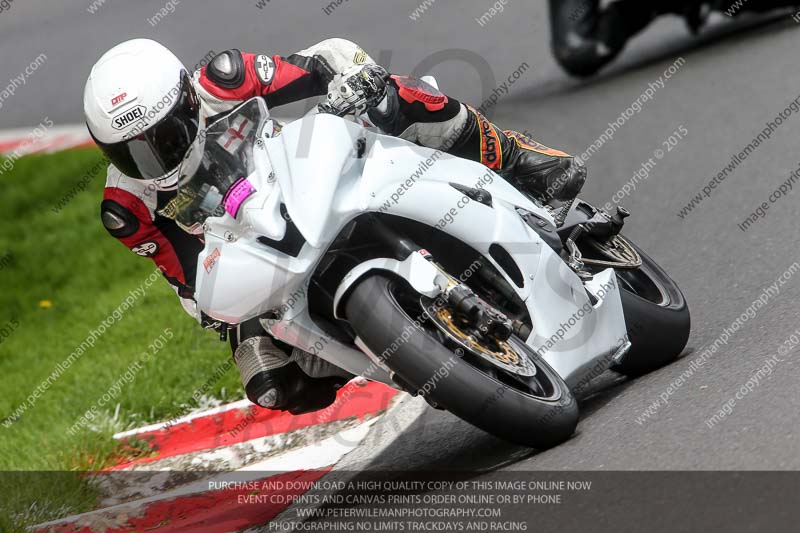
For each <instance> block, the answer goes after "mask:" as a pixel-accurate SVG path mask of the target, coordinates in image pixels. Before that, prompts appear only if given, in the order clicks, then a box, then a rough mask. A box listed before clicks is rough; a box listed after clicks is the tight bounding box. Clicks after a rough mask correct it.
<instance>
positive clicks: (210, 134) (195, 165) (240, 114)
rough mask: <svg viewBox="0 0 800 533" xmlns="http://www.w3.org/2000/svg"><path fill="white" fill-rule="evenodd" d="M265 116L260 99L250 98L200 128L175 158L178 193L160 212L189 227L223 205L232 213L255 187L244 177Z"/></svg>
mask: <svg viewBox="0 0 800 533" xmlns="http://www.w3.org/2000/svg"><path fill="white" fill-rule="evenodd" d="M268 118H269V113H268V111H267V107H266V104H264V102H263V100H262V99H261V98H253V99H251V100H248V101H247V102H245V103H244V104H242V105H241V106H239V107H238V108H236V109H234V110H233V111H231V112H230V113H228V114H226V115H225V116H224V117H222V118H220V119H219V120H216V121H215V122H213V123H212V124H210V125H209V126H208V127H207V128H206V129H205V130H204V131H202V132H200V133H199V134H198V135H197V139H196V140H195V142H194V143H193V144H192V147H191V148H190V149H189V152H188V153H187V154H186V157H185V158H184V160H183V162H182V163H181V169H180V180H179V183H178V195H177V197H176V198H175V199H174V200H173V201H172V202H170V205H169V206H168V208H167V209H166V210H165V211H168V212H165V213H164V214H165V215H166V216H169V217H170V218H174V219H175V220H176V221H177V222H178V224H180V225H181V226H182V227H184V229H187V230H189V231H192V230H194V229H196V228H197V227H198V226H199V225H202V224H203V223H204V222H205V220H206V219H207V218H209V217H219V216H222V215H223V214H225V212H226V211H227V212H228V213H229V214H230V215H231V216H234V217H235V216H236V215H237V214H238V207H239V205H240V204H241V203H242V202H243V201H244V200H245V199H246V198H247V197H248V196H250V194H252V193H253V192H255V189H253V187H252V185H251V184H250V183H249V182H248V181H247V179H246V178H247V176H249V175H250V174H251V173H252V172H253V171H254V170H255V166H254V163H253V147H254V144H255V143H256V140H257V139H258V138H259V135H260V132H261V129H262V128H263V124H264V123H265V122H266V120H267V119H268Z"/></svg>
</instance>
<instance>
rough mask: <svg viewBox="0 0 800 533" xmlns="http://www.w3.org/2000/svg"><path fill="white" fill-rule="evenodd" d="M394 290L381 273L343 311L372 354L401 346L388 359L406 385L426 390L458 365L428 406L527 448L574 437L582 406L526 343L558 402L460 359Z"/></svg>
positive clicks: (367, 281) (364, 283) (367, 280)
mask: <svg viewBox="0 0 800 533" xmlns="http://www.w3.org/2000/svg"><path fill="white" fill-rule="evenodd" d="M398 283H401V282H400V281H399V280H398ZM402 283H405V282H402ZM392 284H393V280H392V279H390V278H388V277H386V276H385V275H381V274H374V275H371V276H369V277H367V278H365V279H364V280H362V281H360V282H359V283H358V285H357V286H356V287H355V289H353V292H352V294H351V296H350V298H349V299H348V301H347V304H346V307H345V310H346V313H347V320H348V322H350V325H351V326H352V327H353V329H354V330H355V331H356V333H357V334H358V336H359V337H360V338H361V340H362V341H363V342H364V343H365V344H366V345H367V346H368V347H369V348H370V350H372V351H373V353H375V354H379V355H380V354H383V353H385V351H387V350H391V349H392V348H391V347H394V348H396V349H395V350H394V351H392V352H391V353H390V354H389V355H388V356H387V357H386V358H385V364H386V366H388V367H389V368H390V369H391V370H392V371H394V372H396V373H397V375H398V376H399V378H400V379H401V381H402V382H403V383H405V384H406V385H407V386H410V387H411V389H412V390H421V389H423V387H425V385H426V384H428V383H430V382H431V380H432V377H433V376H435V375H436V376H439V375H441V373H442V372H441V370H442V369H443V368H446V367H447V366H450V365H452V366H451V367H450V368H448V369H447V375H446V376H444V377H441V378H440V379H438V380H437V381H436V382H435V383H434V384H433V386H432V387H431V389H432V390H430V392H429V393H428V394H427V399H428V400H432V401H434V402H435V403H436V404H438V405H439V406H441V407H444V408H445V409H447V410H448V411H450V412H451V413H453V414H454V415H456V416H458V417H459V418H461V419H462V420H464V421H466V422H468V423H470V424H472V425H474V426H476V427H478V428H480V429H482V430H484V431H486V432H488V433H491V434H492V435H495V436H497V437H500V438H502V439H505V440H507V441H510V442H514V443H517V444H521V445H524V446H530V447H533V448H537V449H546V448H550V447H553V446H555V445H557V444H560V443H562V442H564V441H565V440H567V439H569V438H570V437H571V436H572V434H573V433H574V431H575V427H576V426H577V424H578V405H577V402H576V401H575V398H574V396H573V395H572V393H571V392H570V390H569V387H567V385H566V383H564V381H563V380H562V379H561V377H560V376H559V375H558V374H557V373H556V372H555V371H554V370H553V369H552V368H550V367H549V365H547V363H546V362H544V360H542V359H541V358H539V357H538V355H536V353H535V352H533V350H530V348H529V347H527V346H526V345H524V343H522V342H521V341H520V344H521V345H523V346H524V349H526V350H528V354H529V356H530V357H532V358H535V359H536V361H537V362H539V364H537V369H538V368H539V366H540V364H543V365H544V370H540V371H544V372H545V373H546V376H544V377H546V378H547V379H548V380H549V381H550V382H552V384H553V390H554V391H557V395H558V397H557V398H556V397H555V396H556V393H554V394H553V396H554V398H553V400H543V399H539V398H535V397H533V396H531V395H528V394H524V393H522V392H520V391H516V390H514V389H513V388H510V387H508V386H504V385H503V384H502V383H501V382H499V381H497V380H495V379H494V378H492V377H490V376H489V375H487V374H485V373H483V372H481V371H479V370H478V369H476V368H475V367H473V366H472V365H470V364H468V363H467V362H465V361H464V360H462V359H461V358H459V357H458V356H457V355H456V354H454V353H453V352H452V351H450V350H449V349H448V348H447V347H446V346H444V345H443V344H441V343H440V342H439V341H438V340H436V339H435V338H434V337H433V336H431V335H430V334H429V333H427V332H425V331H423V330H422V329H421V328H418V327H416V326H415V325H414V322H413V321H412V319H411V318H410V317H409V316H408V315H407V314H406V313H405V311H404V310H403V309H402V308H401V307H400V305H399V304H398V303H397V301H396V300H395V298H394V296H393V295H392V292H391V287H392ZM420 311H421V310H420ZM408 331H410V332H411V334H410V335H408V334H407V333H406V332H408ZM406 337H407V339H406ZM403 339H405V340H403ZM500 391H503V392H502V394H501V393H500Z"/></svg>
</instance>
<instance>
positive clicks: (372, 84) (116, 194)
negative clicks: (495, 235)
mask: <svg viewBox="0 0 800 533" xmlns="http://www.w3.org/2000/svg"><path fill="white" fill-rule="evenodd" d="M192 82H193V85H194V87H195V90H196V92H197V94H198V96H199V98H200V101H201V112H202V114H203V115H204V118H205V119H206V120H207V121H210V120H213V119H214V117H215V116H218V115H220V114H224V113H227V112H229V111H231V110H232V109H233V108H235V107H236V106H238V105H240V104H241V103H242V102H244V101H246V100H248V99H250V98H253V97H256V96H261V97H263V98H264V99H265V100H266V104H267V106H268V107H269V108H274V107H277V106H280V105H284V104H288V103H291V102H296V101H299V100H303V99H307V98H311V97H317V96H323V95H328V99H327V101H328V103H329V105H331V106H334V107H335V106H337V105H339V106H341V105H351V104H352V105H353V106H354V107H358V106H362V107H361V108H360V109H358V111H359V112H363V113H364V114H366V115H367V116H368V117H369V119H370V120H371V121H372V123H373V124H374V125H376V126H378V127H379V128H380V129H382V130H383V131H384V132H385V133H387V134H391V135H397V136H400V137H402V138H404V139H407V140H409V141H412V142H415V143H419V144H421V145H424V146H427V147H430V148H434V149H440V150H443V151H446V152H449V153H452V154H455V155H458V156H461V157H465V158H468V159H472V160H475V161H480V162H481V163H483V164H485V165H486V166H488V167H490V168H492V169H494V170H495V171H497V172H498V173H500V174H501V175H503V176H504V177H506V178H507V179H509V180H511V181H512V182H514V183H515V184H517V185H518V186H519V187H521V188H525V189H527V190H528V191H530V192H532V193H534V194H536V195H538V196H539V197H541V198H542V199H544V200H548V199H565V198H568V197H574V196H575V195H576V194H577V193H578V191H579V190H580V187H581V186H582V184H583V182H584V180H585V169H584V167H583V166H582V165H580V164H579V163H577V162H576V161H574V159H573V158H572V157H571V156H569V155H568V154H566V153H564V152H560V151H558V150H553V149H550V148H547V147H545V146H543V145H540V144H538V143H537V142H536V141H534V140H533V139H531V138H529V137H528V136H526V135H523V134H520V133H516V132H513V131H503V130H501V129H500V128H498V127H497V126H495V125H494V124H492V123H491V122H490V121H489V120H488V119H487V118H486V117H484V116H483V115H482V114H481V113H479V112H478V111H477V110H475V109H473V108H471V107H469V106H467V105H465V104H462V103H460V102H459V101H457V100H455V99H454V98H451V97H449V96H446V95H444V94H442V93H440V92H439V91H438V90H437V89H435V88H433V87H432V86H430V85H428V84H425V83H424V82H420V81H418V80H413V79H410V78H407V77H402V76H389V74H388V73H386V72H385V71H384V70H383V69H382V68H380V67H378V66H377V65H375V63H374V61H373V60H372V59H371V58H370V57H369V56H368V55H367V54H366V53H365V52H364V51H363V50H362V49H361V48H359V47H358V46H357V45H356V44H354V43H352V42H350V41H347V40H344V39H329V40H325V41H322V42H320V43H319V44H316V45H314V46H312V47H311V48H308V49H306V50H303V51H301V52H298V53H295V54H292V55H289V56H287V57H282V56H278V55H275V56H269V55H265V54H261V55H257V54H252V53H246V52H241V51H239V50H228V51H225V52H222V53H221V54H218V55H217V56H216V57H215V58H214V59H212V61H211V62H210V63H209V64H208V66H206V67H203V68H202V69H201V70H199V71H197V72H195V73H194V75H193V77H192ZM342 94H346V95H347V96H348V98H337V95H340V96H341V95H342ZM169 185H170V184H164V183H159V182H157V181H142V180H136V179H132V178H129V177H127V176H125V175H124V174H122V173H121V172H120V171H119V170H118V169H116V168H114V167H113V166H111V167H109V170H108V178H107V182H106V189H105V193H104V199H103V202H102V206H101V211H102V213H101V215H102V221H103V224H104V225H105V227H106V228H107V230H108V231H109V233H110V234H111V235H112V236H114V237H116V238H118V239H119V240H120V241H122V243H123V244H125V245H126V246H127V247H128V248H130V249H131V250H132V251H133V252H134V253H136V254H138V255H141V256H143V257H149V258H150V259H152V260H153V261H154V262H155V263H156V264H157V265H158V266H159V268H160V269H161V270H162V272H163V273H164V276H165V277H166V279H167V281H169V283H170V284H171V285H172V286H173V287H174V288H175V290H176V292H177V293H178V296H179V297H180V298H181V302H182V304H183V306H184V308H185V309H186V310H187V311H188V312H189V313H190V314H192V315H193V316H195V318H197V319H198V320H200V321H202V317H198V316H197V315H198V313H197V311H196V306H195V303H194V301H193V287H194V282H195V279H194V278H195V271H196V268H197V256H198V254H199V252H200V251H201V249H202V247H203V244H202V241H201V237H199V236H197V235H193V234H190V233H187V232H184V231H183V230H182V229H181V228H180V227H179V226H178V225H177V224H176V223H175V222H174V221H173V220H171V219H169V218H166V217H164V216H163V215H162V214H160V210H161V209H162V208H163V207H165V206H166V204H167V203H169V202H170V201H171V200H172V199H173V198H174V197H175V195H176V192H175V190H174V185H173V186H172V187H170V186H169ZM231 347H232V349H233V352H234V359H235V360H236V362H237V365H238V366H239V369H240V373H241V376H242V380H243V382H244V384H245V389H246V391H247V396H248V398H249V399H250V400H251V401H253V402H254V403H257V404H258V405H260V406H262V407H266V408H272V409H285V410H289V411H291V412H293V413H302V412H308V411H313V410H317V409H321V408H323V407H325V406H327V405H329V404H330V403H331V402H333V401H334V399H335V393H336V390H337V389H338V388H339V387H341V386H342V385H343V384H344V383H345V382H346V381H347V379H349V378H350V377H352V376H349V375H347V374H346V373H344V372H343V371H341V370H339V369H338V368H336V367H333V366H332V365H328V364H327V363H325V362H324V361H322V360H320V359H318V358H313V357H310V356H309V355H308V354H305V353H304V352H301V351H299V350H296V349H295V350H292V348H291V347H290V346H288V345H284V344H282V343H280V342H277V341H275V340H273V339H271V337H270V336H269V335H268V334H267V332H266V331H265V330H264V329H263V328H262V327H261V325H260V323H259V322H258V320H253V321H250V322H248V323H245V324H242V325H240V326H239V327H238V328H236V330H235V331H233V332H232V335H231ZM254 364H255V365H256V366H259V368H260V371H258V372H255V373H254V371H253V368H254Z"/></svg>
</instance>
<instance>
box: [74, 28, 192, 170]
mask: <svg viewBox="0 0 800 533" xmlns="http://www.w3.org/2000/svg"><path fill="white" fill-rule="evenodd" d="M83 111H84V114H85V115H86V125H87V126H88V127H89V133H91V135H92V138H93V139H94V140H95V142H96V143H97V145H98V146H99V147H100V149H101V150H102V151H103V153H104V154H105V155H106V157H108V159H109V161H110V162H111V163H112V164H113V165H114V166H115V167H117V168H118V169H119V170H120V171H121V172H122V173H123V174H125V175H127V176H130V177H131V178H136V179H145V180H151V179H156V180H159V181H164V180H167V179H169V178H172V177H177V176H176V173H177V170H178V166H179V165H180V162H181V161H182V160H183V157H184V155H185V154H186V152H187V151H188V149H189V146H190V145H191V144H192V141H194V139H195V136H196V135H197V131H198V128H199V127H200V103H199V100H198V99H197V94H196V93H195V90H194V87H193V86H192V81H191V77H190V74H189V72H188V71H187V70H186V68H185V67H184V66H183V63H181V61H180V60H179V59H178V58H177V57H175V55H174V54H173V53H172V52H170V51H169V50H167V49H166V48H165V47H164V46H162V45H161V44H159V43H157V42H155V41H151V40H149V39H134V40H132V41H127V42H124V43H122V44H119V45H117V46H115V47H114V48H112V49H111V50H109V51H108V52H106V53H105V54H104V55H103V57H101V58H100V59H99V60H98V61H97V63H96V64H95V65H94V67H92V72H91V74H89V79H88V80H87V82H86V88H85V90H84V93H83Z"/></svg>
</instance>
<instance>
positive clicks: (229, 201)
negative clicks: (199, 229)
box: [222, 178, 256, 218]
mask: <svg viewBox="0 0 800 533" xmlns="http://www.w3.org/2000/svg"><path fill="white" fill-rule="evenodd" d="M254 192H256V188H255V187H253V185H252V184H251V183H250V182H249V181H247V178H239V180H238V181H237V182H236V183H234V184H233V186H232V187H231V188H230V189H228V193H227V194H226V195H225V198H223V199H222V205H223V206H225V212H226V213H228V214H229V215H230V216H232V217H234V218H236V215H238V214H239V208H240V207H241V206H242V204H243V203H244V201H245V200H247V199H248V198H249V197H250V195H251V194H253V193H254Z"/></svg>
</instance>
